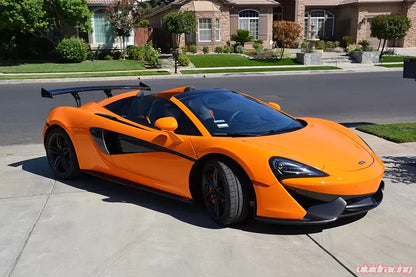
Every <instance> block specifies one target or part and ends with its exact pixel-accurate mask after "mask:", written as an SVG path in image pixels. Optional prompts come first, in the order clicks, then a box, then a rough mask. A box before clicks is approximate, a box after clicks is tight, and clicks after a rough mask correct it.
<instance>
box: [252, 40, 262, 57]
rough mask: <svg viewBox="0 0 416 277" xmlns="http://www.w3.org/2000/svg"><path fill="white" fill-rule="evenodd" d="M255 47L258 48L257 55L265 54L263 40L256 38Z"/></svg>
mask: <svg viewBox="0 0 416 277" xmlns="http://www.w3.org/2000/svg"><path fill="white" fill-rule="evenodd" d="M253 48H254V49H255V50H256V54H257V55H260V54H263V52H264V51H263V40H261V39H256V40H255V41H254V43H253Z"/></svg>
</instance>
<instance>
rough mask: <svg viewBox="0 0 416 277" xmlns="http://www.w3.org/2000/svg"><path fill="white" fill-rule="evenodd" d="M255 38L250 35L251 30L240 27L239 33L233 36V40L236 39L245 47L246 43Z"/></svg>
mask: <svg viewBox="0 0 416 277" xmlns="http://www.w3.org/2000/svg"><path fill="white" fill-rule="evenodd" d="M252 39H253V36H252V35H250V31H247V30H241V29H238V30H237V33H236V34H234V35H232V36H231V40H233V41H235V42H236V43H237V44H238V45H241V46H243V47H244V43H246V42H249V41H251V40H252Z"/></svg>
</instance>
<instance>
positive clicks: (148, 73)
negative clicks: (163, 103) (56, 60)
mask: <svg viewBox="0 0 416 277" xmlns="http://www.w3.org/2000/svg"><path fill="white" fill-rule="evenodd" d="M151 75H170V73H169V72H168V71H164V70H158V71H151V70H149V71H139V72H113V73H74V74H71V73H68V74H65V75H63V74H42V75H0V80H15V79H57V78H88V77H120V76H151Z"/></svg>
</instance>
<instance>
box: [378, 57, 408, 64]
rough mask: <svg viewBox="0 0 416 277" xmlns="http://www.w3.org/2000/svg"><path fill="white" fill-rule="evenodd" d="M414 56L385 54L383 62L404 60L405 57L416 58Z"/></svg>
mask: <svg viewBox="0 0 416 277" xmlns="http://www.w3.org/2000/svg"><path fill="white" fill-rule="evenodd" d="M415 58H416V57H414V56H383V63H397V62H403V60H404V59H415Z"/></svg>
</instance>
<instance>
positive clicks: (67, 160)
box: [45, 128, 81, 179]
mask: <svg viewBox="0 0 416 277" xmlns="http://www.w3.org/2000/svg"><path fill="white" fill-rule="evenodd" d="M45 146H46V155H47V157H48V162H49V166H50V167H51V169H52V171H53V174H54V175H55V176H56V177H58V178H60V179H74V178H76V177H78V176H79V174H80V172H81V171H80V169H79V165H78V159H77V155H76V153H75V149H74V146H73V144H72V142H71V139H70V138H69V136H68V134H67V133H66V132H65V131H64V130H62V129H60V128H55V129H53V130H51V131H50V133H49V134H48V136H47V138H46V143H45Z"/></svg>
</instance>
